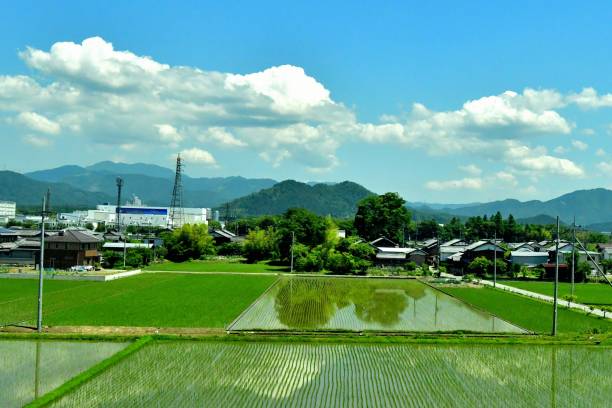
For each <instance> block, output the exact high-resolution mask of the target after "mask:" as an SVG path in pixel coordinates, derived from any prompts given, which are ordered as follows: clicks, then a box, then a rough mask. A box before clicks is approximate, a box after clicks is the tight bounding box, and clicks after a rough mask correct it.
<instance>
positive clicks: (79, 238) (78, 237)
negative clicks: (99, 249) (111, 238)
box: [45, 229, 102, 244]
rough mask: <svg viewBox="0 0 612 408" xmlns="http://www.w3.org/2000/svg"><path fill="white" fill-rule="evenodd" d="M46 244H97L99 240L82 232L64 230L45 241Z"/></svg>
mask: <svg viewBox="0 0 612 408" xmlns="http://www.w3.org/2000/svg"><path fill="white" fill-rule="evenodd" d="M45 241H47V242H78V243H83V244H86V243H98V242H102V240H101V239H99V238H96V237H94V236H93V235H91V234H88V233H86V232H83V231H77V230H69V229H67V230H64V231H62V232H60V233H59V234H57V235H54V236H52V237H48V238H46V239H45Z"/></svg>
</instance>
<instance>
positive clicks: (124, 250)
mask: <svg viewBox="0 0 612 408" xmlns="http://www.w3.org/2000/svg"><path fill="white" fill-rule="evenodd" d="M125 241H127V231H126V232H125V236H124V237H123V269H125V258H126V255H127V246H126V244H125Z"/></svg>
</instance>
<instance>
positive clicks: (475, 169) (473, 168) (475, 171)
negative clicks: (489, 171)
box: [459, 164, 482, 176]
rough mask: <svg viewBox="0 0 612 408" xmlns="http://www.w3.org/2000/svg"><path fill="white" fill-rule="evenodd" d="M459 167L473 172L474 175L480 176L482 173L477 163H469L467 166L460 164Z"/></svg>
mask: <svg viewBox="0 0 612 408" xmlns="http://www.w3.org/2000/svg"><path fill="white" fill-rule="evenodd" d="M459 169H460V170H462V171H464V172H466V173H468V174H471V175H472V176H479V175H480V174H481V173H482V169H481V168H480V167H478V166H476V165H475V164H467V165H465V166H459Z"/></svg>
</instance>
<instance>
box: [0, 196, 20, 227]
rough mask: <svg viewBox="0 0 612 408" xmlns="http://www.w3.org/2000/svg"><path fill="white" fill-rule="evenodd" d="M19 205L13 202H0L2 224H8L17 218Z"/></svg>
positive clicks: (0, 222) (0, 220)
mask: <svg viewBox="0 0 612 408" xmlns="http://www.w3.org/2000/svg"><path fill="white" fill-rule="evenodd" d="M16 212H17V204H16V203H15V202H13V201H0V224H6V223H7V222H8V221H9V220H12V219H14V218H15V215H16Z"/></svg>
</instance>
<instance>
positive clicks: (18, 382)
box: [0, 340, 126, 408]
mask: <svg viewBox="0 0 612 408" xmlns="http://www.w3.org/2000/svg"><path fill="white" fill-rule="evenodd" d="M125 346H126V344H124V343H90V342H64V341H26V340H0V407H3V408H6V407H21V406H23V405H24V404H27V403H29V402H30V401H33V400H34V399H35V398H38V397H40V396H42V395H43V394H45V393H47V392H49V391H51V390H53V389H55V388H57V387H59V386H60V385H62V384H63V383H64V382H66V381H68V380H69V379H70V378H72V377H74V376H75V375H77V374H79V373H80V372H82V371H84V370H86V369H88V368H89V367H91V366H93V365H94V364H96V363H98V362H100V361H102V360H104V359H106V358H108V357H110V356H111V355H113V354H115V353H116V352H118V351H119V350H121V349H123V348H124V347H125Z"/></svg>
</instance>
